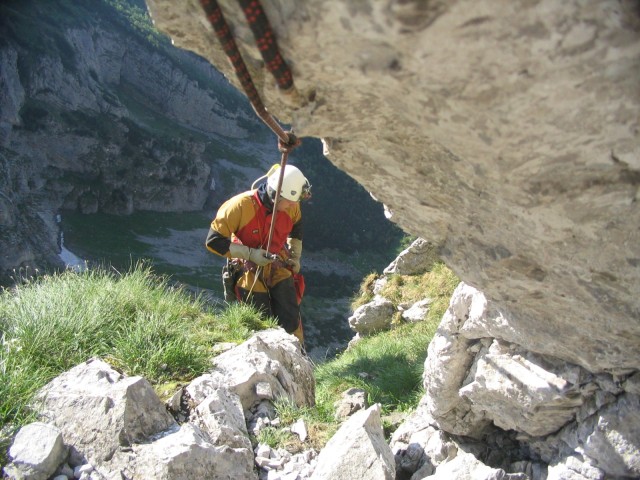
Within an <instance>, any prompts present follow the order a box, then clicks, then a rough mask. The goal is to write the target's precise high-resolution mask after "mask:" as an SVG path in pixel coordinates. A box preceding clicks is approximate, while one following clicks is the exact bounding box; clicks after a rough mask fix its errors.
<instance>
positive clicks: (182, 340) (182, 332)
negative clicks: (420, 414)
mask: <svg viewBox="0 0 640 480" xmlns="http://www.w3.org/2000/svg"><path fill="white" fill-rule="evenodd" d="M371 279H372V277H367V278H366V279H365V280H364V282H363V287H362V289H361V290H362V291H363V292H367V291H368V290H369V289H370V286H371ZM457 284H458V279H457V278H456V277H455V275H454V274H453V273H452V272H451V271H450V270H449V269H447V268H446V267H445V266H444V265H442V264H438V265H436V266H435V267H434V269H433V270H432V271H431V272H427V273H425V274H423V275H418V276H392V277H390V281H389V282H388V285H387V286H386V287H385V292H384V294H385V296H387V297H388V298H391V299H392V300H393V301H394V302H399V301H408V300H417V299H422V298H425V297H429V298H431V299H432V303H431V310H430V313H429V315H428V316H427V318H426V320H425V321H423V322H419V323H415V324H413V323H412V324H398V325H395V326H394V328H393V329H392V330H390V331H386V332H381V333H379V334H377V335H374V336H370V337H365V338H363V339H361V340H360V341H359V342H357V343H356V344H355V345H354V346H353V347H351V348H350V349H348V350H347V351H345V352H343V353H341V354H340V355H338V356H337V357H335V358H334V359H332V360H330V361H327V362H325V363H321V364H318V365H316V366H315V377H316V405H315V407H312V408H310V407H305V408H299V407H297V406H295V405H294V404H293V403H291V402H290V401H286V400H283V399H281V400H279V401H277V402H276V411H277V412H278V416H279V417H280V419H281V426H280V427H278V428H275V427H269V428H267V429H265V430H264V431H263V432H261V433H260V435H259V437H258V438H257V439H254V440H256V441H260V442H264V443H267V444H269V445H271V446H273V447H284V448H287V449H288V450H289V451H290V452H292V453H295V452H297V451H300V450H303V449H305V448H309V446H312V447H313V448H316V449H318V450H319V449H321V448H322V447H323V446H324V444H325V443H326V442H327V441H328V440H329V438H330V437H331V436H332V435H333V433H334V432H335V431H336V430H337V429H338V427H339V423H338V422H337V421H336V420H335V419H334V412H335V407H334V404H335V402H336V401H337V400H339V399H340V397H341V395H342V393H343V392H344V391H345V390H348V389H349V388H353V387H358V388H362V389H364V390H365V391H366V392H367V394H368V400H369V403H370V404H373V403H380V404H381V406H382V412H383V413H384V414H387V413H392V412H395V411H403V412H408V411H411V410H412V409H414V408H415V407H416V406H417V404H418V401H419V399H420V398H421V396H422V394H423V388H422V372H423V365H424V361H425V358H426V355H427V345H428V344H429V342H430V340H431V338H432V337H433V335H434V333H435V330H436V327H437V325H438V323H439V321H440V319H441V317H442V315H443V314H444V311H445V309H446V308H447V305H448V302H449V299H450V297H451V293H452V292H453V290H454V288H455V287H456V286H457ZM275 325H276V323H275V320H274V319H264V318H261V317H260V316H259V314H258V313H257V312H256V311H255V310H254V309H252V308H251V307H250V306H247V305H244V304H239V303H234V304H232V305H229V306H226V308H225V309H224V310H214V309H213V308H212V307H210V306H209V305H207V304H206V303H205V302H204V301H203V300H202V299H201V298H200V297H194V296H193V295H191V294H189V293H188V292H186V291H185V290H183V289H182V288H180V287H174V286H172V285H171V284H170V283H169V280H168V279H167V278H163V277H158V276H157V275H155V274H154V273H153V272H152V271H151V270H150V268H149V267H148V266H146V265H144V264H139V265H136V266H135V267H133V268H131V269H130V270H129V271H128V272H126V273H124V274H119V273H117V272H115V271H113V270H106V269H93V270H88V271H85V272H80V273H78V272H73V271H66V272H64V273H61V274H56V275H46V276H41V277H39V278H37V279H32V280H30V279H22V281H21V282H20V283H19V284H18V286H16V287H15V288H13V289H11V290H3V291H1V292H0V449H1V451H3V452H6V447H7V446H8V443H9V441H10V438H11V435H12V434H13V433H14V432H15V431H16V430H17V428H18V427H20V426H21V425H24V424H26V423H28V422H30V421H32V420H33V419H34V414H33V412H32V411H31V410H30V408H29V403H30V401H31V399H32V397H33V396H34V395H35V393H36V392H37V391H38V390H39V389H40V388H41V387H42V386H44V385H45V384H46V383H47V382H49V381H50V380H52V379H53V378H55V377H56V376H58V375H59V374H61V373H63V372H64V371H67V370H69V369H70V368H72V367H74V366H75V365H78V364H80V363H82V362H84V361H86V360H88V359H90V358H92V357H101V358H103V359H105V360H106V361H107V362H109V363H110V364H111V365H113V366H114V367H115V368H117V369H119V370H121V371H123V372H124V373H125V374H127V375H140V376H143V377H145V378H146V379H147V380H149V381H150V382H151V383H152V384H154V386H155V388H156V391H158V393H159V394H160V395H161V396H167V395H168V394H171V393H172V391H174V390H175V388H173V387H172V386H175V385H177V384H179V383H182V384H184V383H185V382H188V381H189V380H190V379H192V378H194V377H196V376H198V375H200V374H202V373H204V372H205V371H207V369H208V368H209V365H210V363H209V361H210V358H211V356H212V347H213V346H214V345H215V344H216V343H219V342H235V343H240V342H242V341H244V340H246V339H247V338H249V336H250V335H251V334H252V333H253V332H255V331H256V330H261V329H264V328H269V327H273V326H275ZM299 418H303V419H304V420H305V423H306V425H307V430H308V433H309V438H308V439H307V441H306V442H305V443H304V444H303V443H302V442H300V440H299V439H298V438H297V436H296V435H294V434H291V433H290V432H288V431H287V427H288V426H290V425H291V424H292V423H294V422H295V421H296V420H298V419H299ZM0 460H3V458H2V455H0Z"/></svg>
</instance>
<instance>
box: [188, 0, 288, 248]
mask: <svg viewBox="0 0 640 480" xmlns="http://www.w3.org/2000/svg"><path fill="white" fill-rule="evenodd" d="M238 1H239V3H240V6H241V7H242V10H243V12H244V14H245V17H246V18H247V21H248V22H249V26H250V28H251V31H252V32H253V36H254V38H255V39H256V44H257V46H258V50H260V54H261V55H262V58H263V60H264V61H265V64H266V66H267V69H268V70H269V71H270V72H271V73H272V74H273V76H274V77H275V79H276V82H277V84H278V88H280V89H282V90H289V89H291V88H293V76H292V75H291V70H290V69H289V66H288V65H287V63H286V62H285V61H284V59H283V58H282V55H280V51H279V50H278V46H277V43H276V40H275V36H274V34H273V30H272V29H271V25H270V24H269V20H268V19H267V16H266V15H265V13H264V10H263V8H262V5H261V4H260V2H259V0H238ZM200 4H201V5H202V8H203V9H204V12H205V13H206V15H207V19H208V20H209V22H210V23H211V26H212V27H213V29H214V30H215V32H216V36H217V37H218V40H219V41H220V43H221V45H222V49H223V50H224V52H225V53H226V55H227V57H229V60H230V62H231V65H232V66H233V68H234V70H235V72H236V76H237V77H238V80H239V81H240V84H241V85H242V88H243V89H244V91H245V93H246V95H247V97H248V98H249V102H250V103H251V106H252V107H253V109H254V110H255V112H256V114H257V115H258V117H260V119H261V120H262V121H263V122H264V123H265V124H266V125H267V126H268V127H269V128H270V129H271V130H272V131H273V132H274V133H275V134H276V135H277V137H278V150H279V151H280V152H281V153H282V159H281V161H280V175H279V176H278V186H277V188H276V196H275V199H274V200H273V213H272V216H271V226H270V228H269V238H268V242H267V251H269V247H270V246H271V239H272V238H273V231H274V227H275V224H276V214H277V206H278V201H279V200H280V190H281V189H282V181H283V178H284V170H285V166H286V165H287V157H288V155H289V152H291V151H292V150H293V149H294V148H295V147H297V146H298V145H300V140H299V139H298V138H296V136H295V135H293V133H291V132H285V131H284V130H283V129H282V127H280V125H279V124H278V122H276V121H275V120H274V118H273V117H272V116H271V114H270V113H269V112H268V111H267V109H266V107H265V106H264V103H263V102H262V99H261V98H260V94H259V93H258V90H257V89H256V87H255V85H254V83H253V79H252V78H251V74H250V73H249V69H248V68H247V65H246V64H245V63H244V60H243V58H242V55H241V54H240V50H239V49H238V45H237V44H236V41H235V39H234V38H233V35H232V34H231V29H230V28H229V25H228V24H227V21H226V20H225V18H224V14H223V13H222V10H221V9H220V5H218V2H217V0H200Z"/></svg>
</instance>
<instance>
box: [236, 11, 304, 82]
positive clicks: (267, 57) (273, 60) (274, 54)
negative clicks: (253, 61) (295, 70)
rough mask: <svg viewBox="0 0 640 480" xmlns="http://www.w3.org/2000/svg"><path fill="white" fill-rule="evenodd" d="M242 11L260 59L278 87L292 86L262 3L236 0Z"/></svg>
mask: <svg viewBox="0 0 640 480" xmlns="http://www.w3.org/2000/svg"><path fill="white" fill-rule="evenodd" d="M238 1H239V3H240V6H241V7H242V11H243V12H244V15H245V17H246V18H247V22H248V23H249V28H251V31H252V32H253V36H254V38H255V39H256V46H257V47H258V50H260V54H261V55H262V59H263V60H264V63H265V65H266V67H267V70H269V71H270V72H271V74H272V75H273V77H274V78H275V79H276V82H277V84H278V88H279V89H281V90H284V91H287V90H289V89H291V88H292V87H293V75H291V70H290V69H289V65H287V62H285V61H284V58H282V55H280V50H279V49H278V44H277V42H276V39H275V35H274V34H273V30H272V29H271V24H270V23H269V19H268V18H267V16H266V15H265V13H264V9H263V8H262V4H261V3H260V2H259V1H258V0H238Z"/></svg>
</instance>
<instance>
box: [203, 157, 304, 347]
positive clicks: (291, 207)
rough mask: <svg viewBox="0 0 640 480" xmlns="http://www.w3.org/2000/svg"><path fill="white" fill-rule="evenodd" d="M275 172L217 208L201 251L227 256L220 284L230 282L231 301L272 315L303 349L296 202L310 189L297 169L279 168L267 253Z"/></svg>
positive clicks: (299, 227) (276, 169) (299, 222)
mask: <svg viewBox="0 0 640 480" xmlns="http://www.w3.org/2000/svg"><path fill="white" fill-rule="evenodd" d="M280 168H281V167H280V165H274V166H273V167H272V168H271V169H270V170H269V172H268V173H267V174H266V175H264V176H262V177H260V178H258V179H257V180H256V181H255V182H254V183H253V185H252V186H251V190H249V191H247V192H244V193H240V194H238V195H236V196H234V197H232V198H230V199H229V200H227V201H226V202H224V203H223V204H222V206H221V207H220V208H219V209H218V213H217V214H216V217H215V218H214V219H213V221H212V222H211V228H210V229H209V234H208V235H207V240H206V247H207V249H208V250H209V251H211V252H213V253H215V254H218V255H221V256H224V257H227V259H228V260H227V265H226V266H225V267H224V268H223V280H224V277H225V275H226V276H227V277H229V276H230V277H231V278H232V279H233V281H232V285H231V288H232V289H233V296H234V297H235V299H237V300H239V301H242V302H246V303H252V304H254V305H255V306H256V307H258V308H259V309H260V310H261V311H263V312H264V313H265V314H267V315H272V316H274V317H276V319H277V320H278V323H279V325H280V326H282V327H283V328H284V329H285V330H286V331H287V332H288V333H291V334H293V335H295V336H296V337H297V338H298V339H299V340H300V342H301V344H302V345H303V348H304V338H303V332H302V320H301V317H300V301H301V299H302V293H303V290H304V279H303V278H302V276H301V275H300V273H299V272H300V259H301V256H302V212H301V209H300V201H301V200H305V199H307V198H309V197H310V196H311V185H310V184H309V181H308V180H307V179H306V178H305V176H304V175H303V174H302V172H301V171H300V170H299V169H298V168H297V167H295V166H293V165H286V166H285V167H284V174H283V177H282V187H281V189H280V196H279V197H278V203H277V206H276V214H275V218H276V221H275V227H274V229H273V232H272V236H271V239H270V240H271V244H270V246H269V247H268V251H267V244H268V243H269V236H270V235H269V234H270V226H271V218H272V215H273V206H274V200H275V198H276V190H277V188H278V181H279V177H280ZM265 178H266V180H265ZM226 297H227V296H226ZM227 299H229V298H227Z"/></svg>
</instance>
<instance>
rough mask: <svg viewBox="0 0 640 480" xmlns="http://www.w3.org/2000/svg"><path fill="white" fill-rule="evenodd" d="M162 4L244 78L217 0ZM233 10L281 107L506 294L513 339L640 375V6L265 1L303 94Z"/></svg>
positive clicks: (489, 0)
mask: <svg viewBox="0 0 640 480" xmlns="http://www.w3.org/2000/svg"><path fill="white" fill-rule="evenodd" d="M147 3H148V5H149V7H150V10H151V13H152V16H153V18H154V21H155V22H156V25H157V26H158V27H159V28H160V29H161V30H163V31H165V32H166V33H168V34H169V35H170V36H171V38H172V39H173V41H174V42H175V43H176V45H178V46H180V47H183V48H187V49H190V50H193V51H195V52H196V53H198V54H200V55H202V56H204V57H206V58H207V59H209V60H210V61H211V62H212V63H213V64H214V65H215V66H216V67H217V68H218V69H220V70H221V71H222V72H224V73H225V74H226V75H227V76H228V78H229V79H230V81H231V82H233V83H234V84H235V85H238V81H237V79H236V77H235V74H234V73H233V71H232V70H231V67H230V65H229V62H228V61H227V59H226V57H225V55H224V54H223V53H222V51H221V48H220V46H219V44H218V42H217V39H216V37H215V35H214V34H213V32H212V30H211V27H210V25H209V24H208V22H207V20H206V19H205V17H204V14H203V10H202V8H201V7H200V5H199V2H198V1H197V0H188V1H185V2H173V1H170V0H148V2H147ZM220 4H221V6H222V7H223V10H224V12H225V16H226V17H227V19H228V20H229V22H230V23H231V25H232V28H233V32H234V35H235V37H236V40H237V42H238V43H239V45H240V47H241V49H242V51H243V54H244V57H245V61H246V63H247V64H248V67H249V69H250V71H251V72H252V75H253V78H254V81H255V83H256V86H257V89H258V91H259V92H260V94H261V96H262V98H263V100H264V102H265V104H266V106H267V108H268V110H269V111H270V112H271V113H273V114H274V115H276V116H277V117H278V118H279V119H280V120H282V121H283V122H286V123H290V124H292V125H293V128H294V129H295V131H296V134H298V135H299V136H301V137H304V136H314V137H318V138H323V139H324V141H325V147H326V153H327V155H328V157H329V158H330V159H331V160H332V162H334V163H335V164H336V165H337V166H338V167H339V168H341V169H342V170H344V171H346V172H347V173H349V174H350V175H351V176H353V177H354V178H355V179H356V180H357V181H359V182H360V183H361V184H362V185H364V186H365V187H366V188H367V189H368V190H369V191H371V192H372V193H373V194H375V196H376V198H378V199H380V201H382V202H383V203H384V204H385V205H386V206H388V207H389V208H390V210H391V211H392V212H393V219H394V220H395V221H396V222H397V223H398V224H399V225H400V226H402V227H403V228H404V229H405V230H406V231H408V232H410V233H412V234H414V235H417V236H419V237H422V238H424V239H427V240H429V241H430V242H432V243H433V244H434V245H436V246H437V249H438V252H439V254H440V256H441V257H442V258H443V259H444V260H445V261H446V262H447V264H448V265H449V266H450V267H452V269H453V270H454V271H455V273H456V274H457V275H458V276H459V277H460V278H461V279H462V280H464V281H465V282H467V283H468V284H470V285H473V286H475V287H477V288H479V289H480V290H482V291H483V292H485V293H486V295H487V296H488V297H489V298H490V299H491V300H493V301H496V302H498V304H499V305H500V306H501V308H502V310H503V311H504V312H505V313H508V314H509V315H508V316H509V317H510V318H511V319H512V320H511V322H512V325H511V333H512V335H513V336H512V337H510V338H506V340H508V341H511V342H514V343H517V344H519V345H523V346H525V347H526V348H527V349H529V350H530V351H533V352H537V353H543V354H550V355H554V356H557V357H560V358H562V359H564V360H568V361H570V362H572V363H575V364H577V365H581V366H583V367H585V368H587V369H588V370H590V371H594V372H596V371H612V370H624V369H637V368H638V366H639V365H640V349H638V348H637V346H638V344H639V343H640V322H638V320H637V319H638V318H639V317H640V232H639V230H638V225H640V209H639V208H638V199H639V198H640V193H639V190H638V185H639V184H640V140H639V133H638V132H639V128H640V126H639V120H638V115H637V112H638V108H639V106H640V96H639V95H638V78H639V77H640V75H639V73H640V33H639V32H640V28H639V26H640V20H639V15H638V9H637V3H636V2H634V1H632V0H622V1H614V0H605V1H601V0H587V1H578V0H569V1H565V2H558V1H555V0H540V1H536V2H525V3H505V2H502V1H498V0H457V1H450V2H444V1H430V2H424V1H406V2H379V1H374V0H365V1H360V2H351V1H348V0H318V1H313V2H311V1H307V2H298V1H294V0H278V1H276V0H264V1H263V2H262V4H263V6H264V8H265V11H266V13H267V16H268V17H269V19H270V21H271V24H272V26H273V29H274V31H275V35H276V37H277V40H278V44H279V46H280V50H281V52H282V54H283V56H284V58H285V59H286V60H287V62H288V63H289V64H290V65H291V66H292V70H293V75H294V78H295V82H296V85H297V88H298V90H297V93H298V94H299V95H297V96H296V95H284V94H279V93H278V92H277V91H276V88H275V86H274V84H275V81H274V80H273V79H272V78H271V77H270V75H269V74H268V72H267V71H266V69H265V68H264V62H263V61H262V60H261V59H260V55H259V52H258V50H257V49H256V47H255V44H254V39H253V37H252V34H251V31H250V30H249V29H248V27H247V23H246V19H245V18H244V16H243V14H242V12H241V11H240V9H239V7H238V4H237V2H232V1H229V0H226V1H220ZM310 180H311V182H312V183H313V182H317V181H320V179H313V178H311V179H310Z"/></svg>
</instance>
